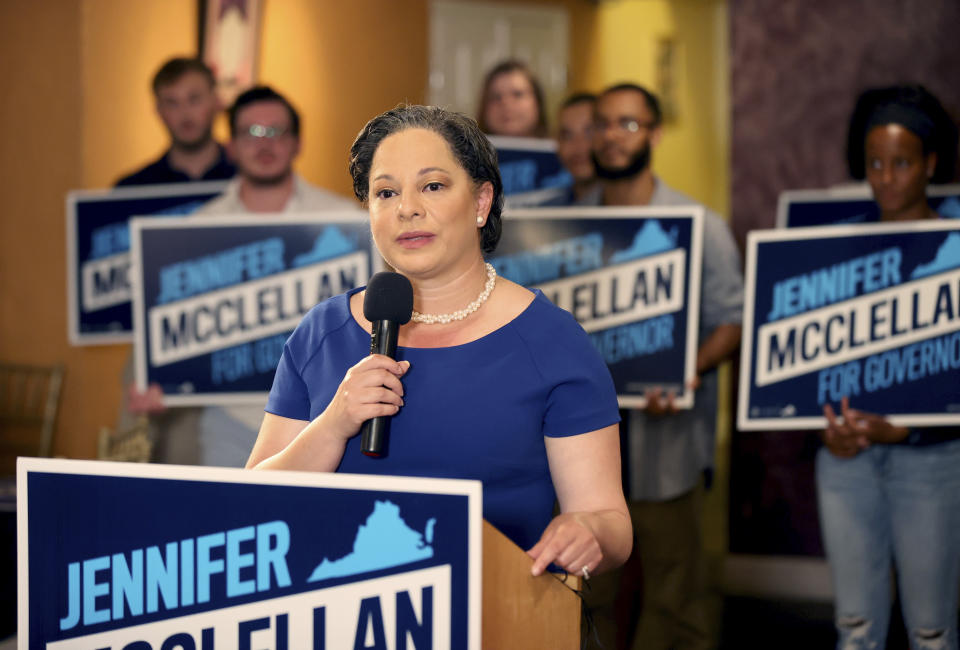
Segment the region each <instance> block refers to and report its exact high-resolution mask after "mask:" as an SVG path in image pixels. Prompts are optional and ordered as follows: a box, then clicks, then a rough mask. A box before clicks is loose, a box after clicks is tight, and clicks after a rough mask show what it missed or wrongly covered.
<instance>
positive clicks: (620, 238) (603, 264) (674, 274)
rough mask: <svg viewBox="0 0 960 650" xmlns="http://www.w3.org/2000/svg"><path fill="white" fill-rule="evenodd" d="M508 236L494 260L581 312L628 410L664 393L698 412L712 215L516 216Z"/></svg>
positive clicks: (589, 212)
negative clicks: (706, 246) (704, 272)
mask: <svg viewBox="0 0 960 650" xmlns="http://www.w3.org/2000/svg"><path fill="white" fill-rule="evenodd" d="M503 229H504V237H503V239H502V240H501V241H500V244H499V245H498V247H497V251H496V254H495V255H493V256H491V257H490V259H489V261H490V263H491V264H493V265H494V267H496V269H497V272H498V273H500V275H502V276H503V277H505V278H507V279H509V280H513V281H514V282H516V283H518V284H522V285H524V286H526V287H531V288H532V287H537V288H539V289H541V290H542V291H543V292H544V294H545V295H546V296H547V297H548V298H550V300H551V301H553V303H554V304H556V305H557V306H559V307H562V308H564V309H566V310H567V311H569V312H570V313H572V314H573V316H574V317H575V318H576V319H577V321H578V322H579V323H580V325H582V326H583V329H584V330H586V332H587V334H588V335H589V336H590V339H591V340H592V341H593V344H594V345H595V346H596V348H597V350H598V351H599V352H600V355H601V356H602V357H603V358H604V360H605V361H606V362H607V367H608V368H609V369H610V373H611V375H612V376H613V381H614V384H615V385H616V388H617V395H618V396H619V399H620V404H621V406H624V407H643V406H644V405H645V404H646V399H645V398H644V391H645V390H647V389H648V388H652V387H656V386H661V387H664V388H665V389H668V390H675V391H676V393H677V405H678V406H680V407H682V408H689V407H691V406H693V392H692V391H690V390H688V389H687V385H688V382H689V381H691V379H692V378H693V376H694V373H695V371H696V355H697V325H698V323H699V314H700V266H701V259H702V252H701V251H702V243H701V242H702V237H703V234H702V233H703V208H700V207H695V206H688V207H657V208H650V207H647V208H550V209H547V208H539V209H526V210H510V211H507V212H506V213H505V215H504V226H503ZM545 335H548V334H546V333H545Z"/></svg>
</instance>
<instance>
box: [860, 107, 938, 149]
mask: <svg viewBox="0 0 960 650" xmlns="http://www.w3.org/2000/svg"><path fill="white" fill-rule="evenodd" d="M885 124H899V125H900V126H902V127H903V128H905V129H907V130H908V131H910V132H912V133H913V134H914V135H916V136H917V137H918V138H920V141H921V142H923V148H924V150H927V149H928V146H927V145H928V144H929V143H930V141H931V137H932V136H933V132H934V124H933V120H932V119H931V118H930V116H929V115H927V114H926V113H925V112H923V111H921V110H920V109H918V108H915V107H913V106H904V105H903V104H884V105H883V106H879V107H877V109H876V110H874V111H873V113H872V114H871V115H870V119H869V120H867V128H866V131H865V133H869V132H870V130H871V129H872V128H873V127H875V126H883V125H885Z"/></svg>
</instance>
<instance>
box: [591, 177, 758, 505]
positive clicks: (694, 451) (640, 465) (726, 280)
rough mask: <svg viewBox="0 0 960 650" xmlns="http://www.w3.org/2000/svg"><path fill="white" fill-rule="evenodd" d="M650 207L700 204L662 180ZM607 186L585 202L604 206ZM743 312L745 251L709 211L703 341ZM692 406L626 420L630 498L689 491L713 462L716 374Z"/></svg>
mask: <svg viewBox="0 0 960 650" xmlns="http://www.w3.org/2000/svg"><path fill="white" fill-rule="evenodd" d="M654 181H655V183H656V187H655V189H654V192H653V196H652V197H651V199H650V204H649V205H650V206H676V205H701V204H700V203H697V202H696V201H694V200H693V199H691V198H690V197H688V196H686V195H684V194H681V193H680V192H678V191H676V190H674V189H672V188H670V187H668V186H667V185H666V184H665V183H664V182H663V181H662V180H660V179H659V178H655V179H654ZM602 203H603V190H602V189H601V188H597V190H596V191H595V192H593V193H591V194H590V195H589V196H588V197H586V198H585V199H584V201H583V204H584V205H602ZM742 312H743V272H742V270H741V260H740V252H739V251H738V250H737V245H736V243H735V242H734V240H733V235H732V234H731V233H730V229H729V228H728V227H727V224H726V222H724V220H723V218H722V217H720V215H718V214H716V213H715V212H713V211H711V210H706V214H705V218H704V222H703V265H702V274H701V285H700V327H699V334H698V345H702V344H703V341H704V340H706V338H707V337H708V336H709V335H710V334H711V333H712V332H713V330H715V329H716V328H717V327H719V326H720V325H739V324H740V322H741V320H742ZM700 382H701V383H700V388H699V389H698V390H697V392H696V394H695V396H694V406H693V408H692V409H690V410H684V411H680V412H679V413H676V414H674V415H667V416H663V417H648V416H647V415H646V414H645V413H644V412H643V411H640V410H636V409H634V410H631V411H630V417H629V418H628V421H627V426H628V432H629V434H628V435H629V454H630V459H629V460H630V493H629V495H628V496H629V498H631V499H634V500H640V501H666V500H668V499H673V498H676V497H678V496H680V495H682V494H685V493H686V492H689V491H690V490H692V489H693V488H694V487H696V485H697V483H698V482H699V480H700V476H701V474H702V472H703V470H705V469H707V468H709V467H712V466H713V458H714V451H715V446H716V425H717V373H716V372H715V371H710V372H707V373H706V374H704V375H703V376H702V377H701V378H700Z"/></svg>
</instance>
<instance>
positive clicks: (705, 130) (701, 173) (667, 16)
mask: <svg viewBox="0 0 960 650" xmlns="http://www.w3.org/2000/svg"><path fill="white" fill-rule="evenodd" d="M594 34H595V38H594V39H593V44H594V46H595V49H594V51H593V53H592V59H591V60H590V61H589V69H588V71H587V72H588V74H589V75H590V79H589V82H590V86H591V87H592V88H593V89H596V90H600V89H602V88H604V87H606V86H608V85H611V84H614V83H618V82H622V81H632V82H636V83H640V84H641V85H643V86H646V87H648V88H650V89H651V90H654V91H656V70H655V56H656V44H657V42H658V41H659V40H660V39H672V40H673V41H674V43H675V48H676V52H677V59H676V64H675V65H676V67H675V69H674V79H675V84H676V106H677V118H676V119H675V120H674V121H672V122H668V123H667V124H666V125H665V128H664V138H663V140H662V142H661V144H660V146H659V148H658V149H657V150H656V152H655V153H654V159H653V166H654V170H655V171H656V172H657V173H658V174H659V175H660V176H662V177H663V179H664V180H665V181H666V182H667V183H668V184H670V185H672V186H673V187H675V188H677V189H678V190H680V191H682V192H685V193H687V194H689V195H690V196H692V197H693V198H695V199H697V200H699V201H702V202H703V203H705V204H706V205H707V206H709V207H711V208H713V209H714V210H716V211H717V212H719V213H721V214H723V215H727V214H728V213H729V205H730V197H729V174H730V172H729V167H730V165H729V153H728V152H729V132H730V109H729V91H728V76H729V75H728V69H729V58H728V57H729V55H728V49H729V48H728V46H727V9H726V0H611V1H608V2H603V3H601V4H600V7H599V10H598V15H597V19H596V25H595V27H594Z"/></svg>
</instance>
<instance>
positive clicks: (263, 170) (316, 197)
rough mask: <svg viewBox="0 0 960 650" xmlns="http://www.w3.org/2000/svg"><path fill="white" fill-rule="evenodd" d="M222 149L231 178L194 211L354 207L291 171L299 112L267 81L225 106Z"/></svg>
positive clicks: (296, 147)
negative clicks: (233, 170)
mask: <svg viewBox="0 0 960 650" xmlns="http://www.w3.org/2000/svg"><path fill="white" fill-rule="evenodd" d="M228 115H229V118H230V133H231V137H230V142H229V143H228V145H227V151H228V152H229V154H230V157H231V158H232V159H233V160H234V162H235V163H236V165H237V178H235V179H234V180H233V181H231V182H230V184H229V185H227V188H226V190H224V192H223V194H221V195H220V196H218V197H217V198H215V199H213V200H212V201H210V203H208V204H207V205H205V206H203V207H202V208H201V209H200V210H199V211H198V214H241V213H250V212H303V211H309V210H328V209H355V208H356V207H357V205H356V203H355V202H354V201H352V200H350V199H347V198H344V197H341V196H338V195H336V194H333V193H331V192H327V191H325V190H321V189H319V188H317V187H314V186H312V185H310V184H309V183H307V182H306V181H305V180H303V179H302V178H301V177H300V176H299V175H298V174H296V173H295V172H294V171H293V161H294V159H295V158H296V157H297V155H298V154H299V153H300V116H299V115H298V114H297V111H296V110H295V109H294V108H293V106H292V105H291V104H290V102H289V101H287V99H286V98H285V97H283V95H281V94H279V93H278V92H276V91H275V90H273V89H272V88H269V87H267V86H257V87H254V88H251V89H250V90H247V91H246V92H244V93H241V94H240V95H239V96H238V97H237V99H236V101H235V102H234V103H233V106H231V107H230V109H229V110H228Z"/></svg>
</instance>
